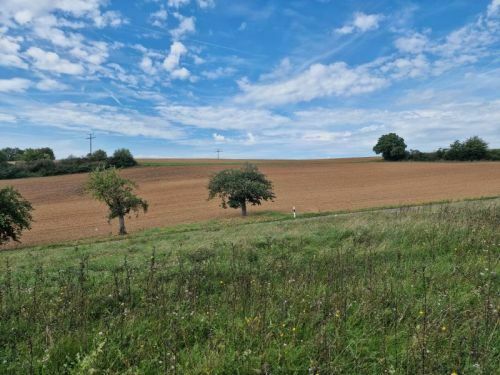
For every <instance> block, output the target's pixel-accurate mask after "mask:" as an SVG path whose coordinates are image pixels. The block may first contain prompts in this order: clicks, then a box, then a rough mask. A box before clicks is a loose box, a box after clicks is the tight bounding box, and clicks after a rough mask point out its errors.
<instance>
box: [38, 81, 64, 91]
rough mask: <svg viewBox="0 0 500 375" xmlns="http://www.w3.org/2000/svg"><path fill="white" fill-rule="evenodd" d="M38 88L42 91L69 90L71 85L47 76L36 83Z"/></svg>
mask: <svg viewBox="0 0 500 375" xmlns="http://www.w3.org/2000/svg"><path fill="white" fill-rule="evenodd" d="M36 88H37V89H38V90H42V91H59V90H67V89H68V88H69V86H68V85H66V84H64V83H61V82H58V81H56V80H54V79H50V78H45V79H43V80H41V81H39V82H38V83H37V84H36Z"/></svg>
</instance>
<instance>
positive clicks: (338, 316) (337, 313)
mask: <svg viewBox="0 0 500 375" xmlns="http://www.w3.org/2000/svg"><path fill="white" fill-rule="evenodd" d="M335 316H336V317H337V318H340V311H339V310H337V311H335Z"/></svg>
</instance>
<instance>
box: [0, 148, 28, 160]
mask: <svg viewBox="0 0 500 375" xmlns="http://www.w3.org/2000/svg"><path fill="white" fill-rule="evenodd" d="M2 152H4V153H5V154H6V155H7V161H17V160H21V159H22V156H23V152H24V151H23V150H21V149H19V148H17V147H14V148H12V147H6V148H3V149H2Z"/></svg>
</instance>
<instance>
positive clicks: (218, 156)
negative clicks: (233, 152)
mask: <svg viewBox="0 0 500 375" xmlns="http://www.w3.org/2000/svg"><path fill="white" fill-rule="evenodd" d="M215 152H216V153H217V160H219V159H220V153H221V152H223V151H222V150H221V149H217V150H215Z"/></svg>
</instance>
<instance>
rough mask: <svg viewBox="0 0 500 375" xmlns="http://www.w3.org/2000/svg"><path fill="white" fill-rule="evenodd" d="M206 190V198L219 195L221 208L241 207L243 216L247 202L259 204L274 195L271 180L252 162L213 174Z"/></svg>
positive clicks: (272, 197) (253, 204)
mask: <svg viewBox="0 0 500 375" xmlns="http://www.w3.org/2000/svg"><path fill="white" fill-rule="evenodd" d="M208 191H209V195H208V199H213V198H215V197H219V198H220V199H221V201H222V203H221V206H222V208H227V207H228V206H229V207H231V208H241V214H242V215H243V216H246V215H247V203H250V204H251V205H252V206H255V205H260V204H261V202H262V201H268V200H271V201H272V200H274V198H275V197H276V196H275V195H274V192H273V185H272V183H271V181H269V180H268V179H267V178H266V176H265V175H264V174H263V173H261V172H260V171H259V170H258V168H257V167H256V166H255V165H252V164H246V165H245V166H244V167H243V168H242V169H226V170H223V171H221V172H219V173H217V174H215V175H214V176H212V178H211V179H210V182H209V184H208Z"/></svg>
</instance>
